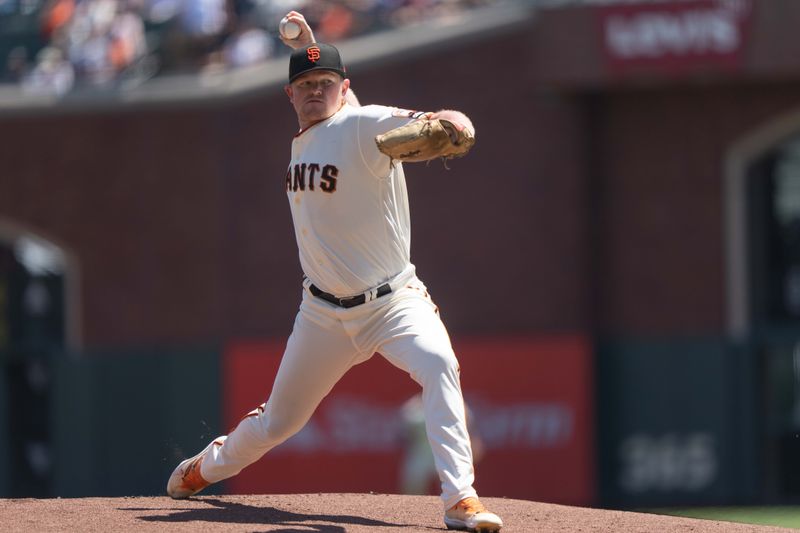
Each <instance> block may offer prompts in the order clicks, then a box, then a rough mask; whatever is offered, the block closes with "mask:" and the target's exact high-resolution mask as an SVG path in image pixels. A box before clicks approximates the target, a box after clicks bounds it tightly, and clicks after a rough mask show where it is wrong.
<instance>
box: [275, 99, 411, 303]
mask: <svg viewBox="0 0 800 533" xmlns="http://www.w3.org/2000/svg"><path fill="white" fill-rule="evenodd" d="M419 115H420V113H415V112H412V111H406V110H401V109H397V108H392V107H385V106H378V105H370V106H365V107H353V106H351V105H348V104H345V105H344V106H343V107H342V108H341V109H340V110H339V111H338V112H337V113H335V114H334V115H333V116H331V117H330V118H328V119H326V120H324V121H322V122H318V123H317V124H314V125H313V126H311V127H310V128H308V129H306V130H304V131H301V132H300V133H298V134H297V135H296V136H295V138H294V140H293V141H292V159H291V162H290V163H289V168H288V170H287V173H286V192H287V194H288V196H289V204H290V206H291V210H292V218H293V220H294V229H295V235H296V237H297V246H298V249H299V252H300V264H301V266H302V268H303V272H304V273H305V275H306V276H307V277H308V278H309V279H310V280H311V282H312V283H313V284H315V285H316V286H317V287H319V288H320V289H322V290H324V291H326V292H329V293H331V294H335V295H336V296H340V297H347V296H351V295H354V294H359V293H363V292H365V291H366V290H368V289H370V288H373V287H376V286H377V285H379V284H381V283H383V282H385V281H386V280H388V279H389V278H391V277H393V276H395V275H396V274H398V273H400V272H402V271H403V270H404V269H405V268H407V267H408V266H409V265H410V246H411V226H410V219H409V212H408V197H407V193H406V183H405V176H404V174H403V166H402V164H401V163H400V162H395V163H394V164H392V163H391V160H390V159H389V157H387V156H386V155H384V154H382V153H380V152H379V151H378V148H377V146H376V144H375V136H376V135H378V134H381V133H385V132H386V131H389V130H390V129H393V128H396V127H398V126H402V125H403V124H406V123H408V122H410V121H411V120H413V119H414V118H416V117H418V116H419Z"/></svg>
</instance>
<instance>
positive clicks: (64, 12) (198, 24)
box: [0, 0, 500, 95]
mask: <svg viewBox="0 0 800 533" xmlns="http://www.w3.org/2000/svg"><path fill="white" fill-rule="evenodd" d="M499 1H500V0H0V58H2V61H3V63H2V65H0V81H2V82H3V83H6V84H20V85H21V86H22V87H23V88H24V89H25V90H26V91H28V92H33V93H43V94H55V95H62V94H65V93H67V92H69V91H70V90H72V89H74V88H76V87H109V86H110V87H115V86H120V85H121V84H137V83H141V82H142V81H143V80H147V79H149V78H151V77H153V76H158V75H163V74H170V73H185V72H203V71H208V70H211V71H224V70H228V69H235V68H243V67H248V66H252V65H256V64H258V63H261V62H263V61H265V60H267V59H269V58H272V57H275V56H278V55H281V54H285V53H288V48H287V47H285V46H284V45H283V44H282V43H281V42H280V40H279V39H278V36H277V26H278V23H279V21H280V19H281V18H282V17H283V16H284V15H285V14H286V13H287V12H289V11H291V10H297V11H300V12H302V13H303V14H304V15H305V16H306V19H307V20H308V21H309V23H310V25H311V27H312V28H313V29H314V33H315V36H316V38H317V40H319V41H326V42H337V41H340V40H343V39H346V38H349V37H353V36H357V35H363V34H367V33H372V32H376V31H381V30H385V29H389V28H396V27H401V26H407V25H412V24H415V23H419V22H422V21H426V20H430V19H432V18H443V17H445V18H446V17H453V16H458V15H459V14H461V13H463V12H464V10H468V9H473V8H475V7H480V6H484V5H487V4H492V3H497V2H499Z"/></svg>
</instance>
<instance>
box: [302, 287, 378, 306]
mask: <svg viewBox="0 0 800 533" xmlns="http://www.w3.org/2000/svg"><path fill="white" fill-rule="evenodd" d="M308 290H309V291H311V294H313V295H314V296H316V297H317V298H322V299H323V300H325V301H326V302H330V303H332V304H333V305H338V306H339V307H344V308H345V309H349V308H351V307H355V306H357V305H361V304H363V303H366V301H367V295H366V294H359V295H357V296H351V297H349V298H339V297H337V296H334V295H333V294H330V293H327V292H325V291H323V290H321V289H320V288H319V287H317V286H316V285H314V284H311V285H309V286H308ZM390 292H392V287H391V286H390V285H389V284H388V283H384V284H383V285H381V286H380V287H378V288H377V290H376V292H375V298H380V297H381V296H386V295H387V294H389V293H390Z"/></svg>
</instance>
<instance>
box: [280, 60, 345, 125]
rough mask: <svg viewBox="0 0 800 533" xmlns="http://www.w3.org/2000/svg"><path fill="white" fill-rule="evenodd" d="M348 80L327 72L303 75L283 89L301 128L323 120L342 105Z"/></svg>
mask: <svg viewBox="0 0 800 533" xmlns="http://www.w3.org/2000/svg"><path fill="white" fill-rule="evenodd" d="M349 87H350V80H348V79H342V78H341V76H339V75H338V74H336V73H335V72H331V71H329V70H315V71H311V72H308V73H306V74H303V75H302V76H300V77H298V78H297V79H295V80H294V81H293V82H291V83H290V84H289V85H287V86H286V87H285V90H286V94H287V95H288V96H289V101H290V102H291V103H292V105H293V106H294V110H295V112H296V113H297V118H298V120H299V121H300V127H301V128H304V129H305V128H307V127H309V126H310V125H312V124H315V123H317V122H320V121H322V120H325V119H326V118H328V117H330V116H332V115H333V114H334V113H336V112H337V111H339V109H340V108H341V107H342V105H344V95H345V94H346V93H347V89H348V88H349Z"/></svg>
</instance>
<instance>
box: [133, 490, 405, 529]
mask: <svg viewBox="0 0 800 533" xmlns="http://www.w3.org/2000/svg"><path fill="white" fill-rule="evenodd" d="M202 501H203V503H207V504H209V505H212V506H214V508H208V509H181V510H178V511H175V512H170V513H169V514H165V515H149V516H140V517H138V519H139V520H143V521H145V522H171V523H177V522H194V521H198V522H221V523H226V524H264V525H271V526H274V525H286V526H302V527H303V529H291V528H288V529H279V530H270V531H276V532H280V533H308V532H309V531H312V532H313V531H318V532H319V533H344V532H345V531H346V529H345V528H344V527H340V526H331V525H326V524H309V522H332V523H334V524H345V525H354V526H355V525H358V526H375V527H378V526H383V527H408V526H409V524H392V523H390V522H383V521H381V520H372V519H369V518H364V517H361V516H350V515H331V514H298V513H292V512H289V511H282V510H280V509H276V508H274V507H257V506H254V505H245V504H241V503H234V502H226V501H224V500H218V499H213V498H204V499H203V500H202ZM120 510H122V511H148V510H152V509H143V508H127V509H126V508H121V509H120ZM308 528H314V529H308Z"/></svg>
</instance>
